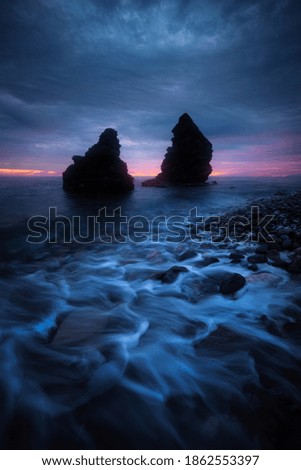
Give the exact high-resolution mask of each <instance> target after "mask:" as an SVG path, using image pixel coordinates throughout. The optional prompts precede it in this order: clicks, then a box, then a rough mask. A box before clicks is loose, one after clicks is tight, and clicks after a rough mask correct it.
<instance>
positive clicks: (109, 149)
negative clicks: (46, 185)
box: [63, 129, 134, 193]
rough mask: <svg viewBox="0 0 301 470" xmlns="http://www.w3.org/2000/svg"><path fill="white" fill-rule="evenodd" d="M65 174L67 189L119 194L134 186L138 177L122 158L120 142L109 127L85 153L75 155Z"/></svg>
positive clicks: (81, 191) (64, 182)
mask: <svg viewBox="0 0 301 470" xmlns="http://www.w3.org/2000/svg"><path fill="white" fill-rule="evenodd" d="M72 160H73V161H74V163H73V164H72V165H70V166H69V167H68V168H67V169H66V171H64V173H63V188H64V189H65V190H66V191H70V192H75V193H112V192H113V193H119V192H126V191H131V190H133V189H134V178H133V177H132V176H131V175H129V174H128V169H127V165H126V163H125V162H124V161H123V160H121V159H120V144H119V139H118V137H117V132H116V131H115V130H114V129H105V131H104V132H103V133H102V134H101V135H100V137H99V141H98V143H97V144H95V145H93V146H92V147H90V148H89V150H88V151H87V152H86V153H85V156H84V157H82V156H79V155H74V157H72Z"/></svg>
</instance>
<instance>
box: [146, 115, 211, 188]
mask: <svg viewBox="0 0 301 470" xmlns="http://www.w3.org/2000/svg"><path fill="white" fill-rule="evenodd" d="M172 133H173V134H174V137H173V138H172V139H171V140H172V146H171V147H168V149H167V153H166V154H165V157H164V160H163V162H162V164H161V170H162V172H161V173H159V174H158V175H157V176H156V177H155V178H153V179H151V180H147V181H143V183H142V186H169V185H184V186H197V185H200V184H202V183H204V182H205V181H206V180H207V179H208V176H209V175H210V173H211V171H212V168H211V165H210V160H211V158H212V144H211V142H209V140H208V139H207V138H206V137H205V136H204V135H203V134H202V132H201V131H200V130H199V128H198V127H197V125H196V124H195V123H194V122H193V120H192V119H191V117H190V116H189V114H187V113H185V114H183V115H182V116H181V117H180V119H179V122H178V124H177V125H176V126H175V127H174V128H173V130H172Z"/></svg>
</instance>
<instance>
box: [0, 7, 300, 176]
mask: <svg viewBox="0 0 301 470" xmlns="http://www.w3.org/2000/svg"><path fill="white" fill-rule="evenodd" d="M0 13H1V15H0V44H1V46H0V53H1V59H0V60H1V69H0V113H1V119H0V174H5V173H7V171H8V169H11V173H12V174H13V173H14V172H15V173H16V174H19V173H20V174H23V175H24V174H41V175H43V174H49V175H52V174H53V175H55V174H60V173H61V172H62V171H64V169H65V168H66V167H67V166H68V165H69V164H70V163H72V161H71V157H72V155H84V153H85V151H86V150H87V149H88V148H89V147H90V146H91V145H93V144H94V143H96V142H97V141H98V137H99V135H100V134H101V132H103V130H104V129H105V128H107V127H113V128H115V129H116V130H117V131H118V136H119V139H120V143H121V158H122V159H123V160H125V161H126V162H127V164H128V168H129V171H130V173H132V174H133V175H151V174H156V173H158V172H159V170H160V164H161V161H162V159H163V157H164V154H165V153H166V148H167V147H168V146H169V145H170V139H171V137H172V134H171V129H172V128H173V127H174V125H175V124H176V122H177V121H178V118H179V116H180V115H181V114H183V113H184V112H188V113H189V114H190V115H191V117H192V119H193V120H194V121H195V123H196V124H197V125H198V126H199V128H200V129H201V131H202V132H203V133H204V134H205V135H206V137H207V138H208V139H209V140H210V141H211V142H212V144H213V149H214V152H213V159H212V166H213V169H214V173H213V174H214V175H238V176H239V175H272V176H284V175H290V174H298V173H299V174H301V129H300V128H301V107H300V94H301V71H300V69H301V67H300V57H301V28H300V24H301V8H300V2H299V0H154V1H148V0H72V1H67V0H51V1H49V0H26V2H24V0H1V4H0ZM20 170H21V172H20ZM32 171H33V172H37V173H32Z"/></svg>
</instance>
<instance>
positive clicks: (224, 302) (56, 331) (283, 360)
mask: <svg viewBox="0 0 301 470" xmlns="http://www.w3.org/2000/svg"><path fill="white" fill-rule="evenodd" d="M9 181H12V180H6V179H5V182H4V183H3V181H1V183H2V185H4V187H3V192H2V194H4V195H6V201H8V199H9V205H8V204H7V205H5V204H4V202H3V199H2V203H1V204H2V206H3V207H2V209H3V229H2V246H3V247H5V252H4V254H3V262H2V264H1V271H2V279H1V293H2V294H1V318H0V325H1V333H0V356H1V361H0V367H1V386H0V393H1V401H2V403H4V408H3V409H4V411H3V413H2V420H1V429H0V432H1V434H0V439H1V442H2V448H82V449H83V448H92V449H93V448H110V449H116V448H134V449H135V448H136V449H138V448H153V449H159V448H170V449H171V448H186V449H195V448H197V449H201V448H206V449H210V448H211V449H217V448H224V449H235V448H249V449H251V448H253V449H254V448H277V447H278V448H295V447H296V446H299V444H300V442H301V439H300V430H299V422H300V415H301V397H300V385H301V374H300V360H301V348H300V339H301V338H300V306H301V302H300V294H299V291H298V285H299V284H298V283H299V281H298V279H295V278H291V277H290V276H289V274H287V273H286V272H285V271H283V270H281V269H278V268H275V267H273V266H270V265H268V264H263V265H261V266H260V271H259V274H258V273H252V272H251V271H250V270H248V269H247V262H246V261H244V262H242V263H241V265H237V264H231V263H230V260H229V258H228V255H229V250H231V249H235V248H236V249H238V250H242V251H243V253H245V254H248V253H251V252H252V246H251V245H248V244H245V245H239V244H236V243H232V245H231V246H226V245H224V244H218V245H208V244H200V243H197V242H194V241H191V240H190V241H189V240H186V241H185V242H179V243H177V242H174V243H168V242H166V241H165V240H164V234H165V232H164V230H163V231H162V237H161V238H160V239H159V241H158V242H152V241H151V240H147V241H146V242H144V243H133V242H131V241H130V240H127V242H126V243H122V244H121V243H116V242H115V243H101V242H99V240H96V241H95V242H94V243H90V244H75V243H71V244H62V243H61V242H59V243H52V244H49V243H42V244H39V245H33V244H31V245H30V244H28V243H26V241H25V240H26V236H27V235H28V229H27V227H26V220H27V218H28V217H31V216H33V215H35V214H36V213H38V214H47V211H48V207H49V206H52V207H54V206H57V207H58V208H59V211H60V214H64V215H75V214H76V215H81V216H83V217H85V216H87V215H89V214H90V215H91V214H95V213H96V212H97V210H98V209H99V208H100V207H103V204H104V203H105V205H106V206H107V207H108V208H110V209H113V208H116V207H118V205H119V204H120V205H121V207H122V210H123V213H124V214H127V215H130V216H133V215H136V214H142V215H144V216H145V217H147V218H149V219H152V218H154V217H156V216H158V215H162V214H168V215H185V216H186V215H187V212H188V211H189V209H190V208H192V207H198V208H199V210H200V211H202V213H204V214H215V213H218V212H215V211H218V210H219V211H220V212H223V211H225V210H226V209H227V208H231V207H233V206H235V205H239V204H241V203H243V202H245V201H246V200H248V199H250V198H252V197H259V196H262V195H268V194H272V192H273V191H275V190H277V189H284V188H285V184H284V181H283V180H282V181H278V186H277V185H275V182H273V183H271V184H270V185H268V184H267V183H265V184H263V183H262V182H261V181H259V182H258V183H256V184H254V181H250V180H248V181H247V182H244V183H243V182H241V181H237V182H236V187H237V189H236V191H237V193H234V192H231V191H235V188H233V189H232V190H230V187H231V186H232V185H234V183H233V182H232V181H231V182H230V181H226V182H220V183H219V184H218V185H212V186H209V185H208V186H205V187H203V188H199V189H198V188H190V189H188V190H187V191H185V190H184V191H183V190H181V192H179V191H178V190H169V189H164V188H162V189H159V188H145V189H143V190H141V189H140V188H139V189H138V190H137V192H135V194H132V195H130V196H128V197H126V198H116V199H115V200H114V199H113V200H112V199H111V200H110V201H109V202H108V201H105V200H97V201H95V200H94V201H91V200H89V199H83V198H79V197H71V196H70V195H66V194H64V193H63V192H61V190H60V189H59V188H56V185H58V181H57V180H56V179H52V180H50V179H49V180H48V179H47V180H46V179H45V181H44V180H42V178H41V179H38V180H35V182H34V183H32V185H33V186H31V187H29V188H28V186H26V185H28V183H27V182H25V181H24V183H23V186H22V185H21V183H18V184H20V185H21V186H20V192H17V193H16V190H15V189H16V185H17V184H16V182H12V183H11V182H10V183H9ZM297 186H298V184H297V183H296V189H297ZM13 188H14V190H13ZM26 188H27V189H26ZM289 189H293V188H292V185H290V188H289ZM22 191H23V195H24V193H25V195H24V198H23V199H22V198H21V194H22ZM15 194H16V196H14V195H15ZM8 195H10V198H8ZM49 195H50V196H49ZM48 196H49V198H48ZM22 201H23V202H22ZM47 201H48V202H47ZM116 204H117V205H116ZM9 207H10V211H9V210H8V209H9ZM84 220H85V219H84ZM188 248H190V249H193V250H195V251H196V253H197V254H196V256H195V257H192V258H189V259H187V260H185V261H179V255H180V254H181V253H183V252H184V251H185V250H187V249H188ZM206 256H217V257H218V259H219V262H218V263H215V264H212V265H210V266H207V267H202V268H200V266H199V265H198V263H199V262H200V261H202V260H203V259H204V257H206ZM173 265H178V266H184V267H186V268H187V269H188V271H187V272H182V273H180V274H179V276H178V278H177V280H176V281H175V282H174V283H171V284H164V283H161V282H160V281H159V280H156V279H155V278H154V274H156V273H158V272H161V271H166V270H167V269H169V268H170V267H171V266H173ZM225 272H237V273H240V274H243V275H244V276H245V277H246V278H247V283H246V285H245V287H244V288H243V289H241V290H240V291H238V292H237V293H236V294H234V295H233V296H222V295H221V294H220V293H219V292H218V285H219V280H220V279H221V278H222V277H223V276H224V273H225ZM260 273H266V274H265V275H262V274H261V275H260Z"/></svg>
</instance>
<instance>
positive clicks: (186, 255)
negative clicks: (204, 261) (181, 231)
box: [178, 250, 198, 261]
mask: <svg viewBox="0 0 301 470" xmlns="http://www.w3.org/2000/svg"><path fill="white" fill-rule="evenodd" d="M197 255H198V254H197V252H196V251H195V250H187V251H184V253H182V254H181V255H179V256H178V260H179V261H185V260H186V259H190V258H195V257H196V256H197Z"/></svg>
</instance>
